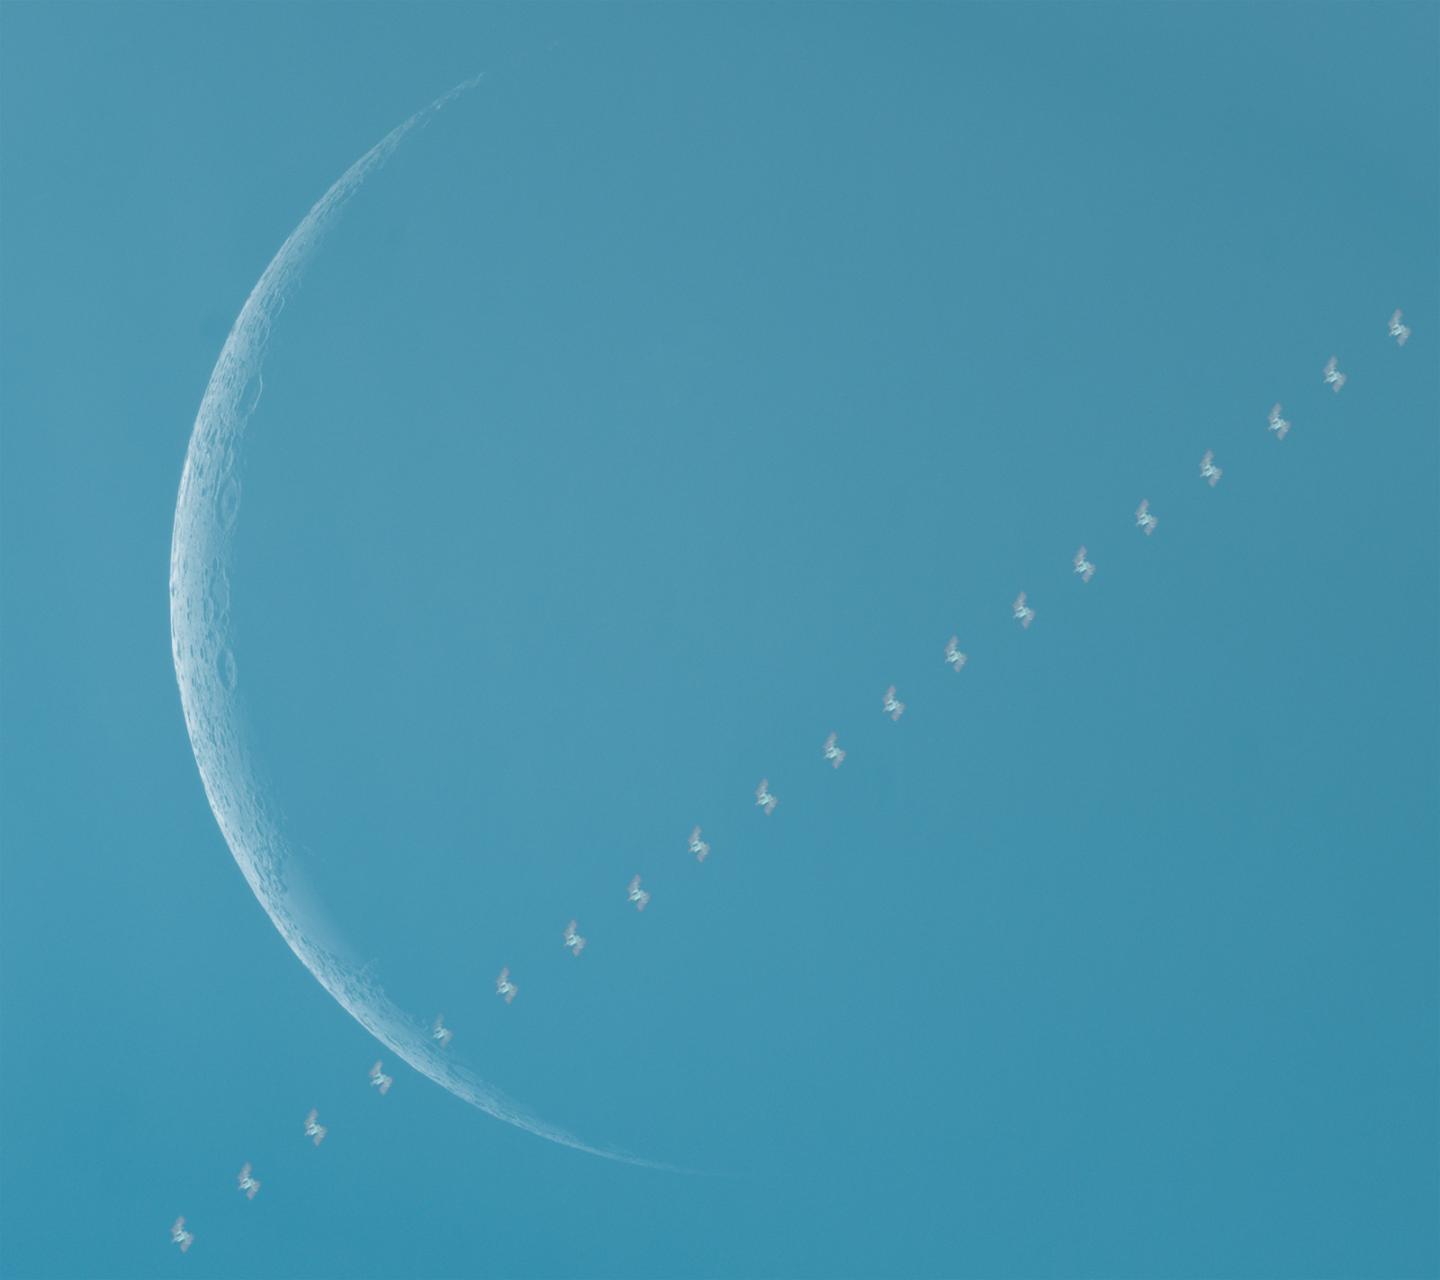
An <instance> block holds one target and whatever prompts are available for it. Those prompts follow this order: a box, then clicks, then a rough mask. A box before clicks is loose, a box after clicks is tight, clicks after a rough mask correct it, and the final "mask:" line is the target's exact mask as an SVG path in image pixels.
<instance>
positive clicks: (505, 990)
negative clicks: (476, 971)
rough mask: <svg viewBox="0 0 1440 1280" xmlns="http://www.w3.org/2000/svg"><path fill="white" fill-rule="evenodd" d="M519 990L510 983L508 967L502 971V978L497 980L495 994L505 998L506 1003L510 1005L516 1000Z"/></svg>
mask: <svg viewBox="0 0 1440 1280" xmlns="http://www.w3.org/2000/svg"><path fill="white" fill-rule="evenodd" d="M519 990H520V988H519V987H517V986H516V985H515V984H514V983H513V982H511V981H510V966H509V965H506V966H505V967H504V968H503V969H501V970H500V976H499V977H498V978H496V979H495V994H496V995H497V996H504V997H505V1003H506V1004H509V1003H510V1002H511V1001H512V1000H514V999H515V994H516V992H518V991H519Z"/></svg>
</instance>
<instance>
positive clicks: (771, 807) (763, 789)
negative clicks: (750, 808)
mask: <svg viewBox="0 0 1440 1280" xmlns="http://www.w3.org/2000/svg"><path fill="white" fill-rule="evenodd" d="M755 803H756V804H757V805H759V806H760V808H762V809H764V810H765V813H766V815H767V816H768V815H769V814H772V813H774V812H775V806H776V805H777V804H779V803H780V801H778V800H777V799H775V797H774V796H773V795H771V794H770V779H769V778H761V779H760V785H759V786H758V787H756V788H755Z"/></svg>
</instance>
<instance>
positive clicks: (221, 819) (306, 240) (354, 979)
mask: <svg viewBox="0 0 1440 1280" xmlns="http://www.w3.org/2000/svg"><path fill="white" fill-rule="evenodd" d="M480 79H481V77H479V76H476V77H474V78H472V79H470V80H467V81H465V82H463V83H462V84H459V85H457V86H456V87H455V88H453V89H451V90H450V91H449V92H448V93H446V94H444V95H442V96H441V97H439V98H437V99H436V100H435V101H434V102H432V103H431V104H430V105H429V106H428V107H425V108H424V109H422V110H420V111H417V112H416V113H415V114H414V115H412V116H411V117H410V118H409V119H408V120H406V121H405V122H404V123H403V124H401V125H399V126H397V127H396V128H395V129H393V130H392V131H391V132H390V133H388V134H387V135H386V136H385V137H384V138H382V139H381V140H380V141H379V142H378V143H376V144H375V146H373V147H372V148H371V149H370V150H369V151H367V152H366V153H365V154H364V155H363V156H361V157H360V159H358V160H357V161H355V163H354V164H352V165H351V166H350V168H349V169H347V170H346V171H345V172H344V173H343V174H342V175H341V176H340V178H339V179H338V180H337V181H336V182H335V184H334V185H333V186H332V187H331V188H330V189H329V190H328V191H327V192H326V193H325V194H324V196H322V197H321V199H320V200H319V201H318V202H317V203H316V205H315V206H314V208H312V209H311V210H310V212H309V213H308V214H307V215H306V216H305V218H304V220H303V221H301V223H300V224H299V226H297V227H296V228H295V230H294V231H292V232H291V233H290V236H289V238H288V239H287V240H286V241H285V243H284V244H283V245H281V246H280V251H279V252H278V253H277V254H276V255H275V257H274V258H273V259H272V260H271V262H270V265H269V266H268V267H266V268H265V272H264V274H263V275H261V277H260V279H259V281H258V282H257V283H256V285H255V288H254V289H253V290H252V291H251V293H250V296H249V298H248V299H247V300H246V302H245V306H244V307H243V308H242V309H241V311H240V315H239V317H238V318H237V319H236V321H235V324H234V327H233V328H232V329H231V330H230V334H229V337H228V338H227V339H226V341H225V345H224V347H223V348H222V350H221V352H220V357H219V359H218V360H217V361H216V362H215V368H214V371H213V372H212V373H211V375H210V382H209V384H208V385H207V386H206V388H205V395H204V397H203V399H202V400H201V402H200V412H199V414H198V415H197V416H196V419H195V428H194V431H193V433H192V434H191V437H190V447H189V450H188V451H187V453H186V456H185V468H184V472H183V474H182V476H181V479H180V496H179V499H178V501H177V502H176V506H175V529H174V535H173V539H172V542H171V548H170V636H171V647H172V650H173V654H174V659H175V677H176V680H177V681H178V682H179V685H180V700H181V703H182V706H183V708H184V713H185V725H186V728H187V730H188V731H189V734H190V745H191V748H192V749H193V751H194V753H195V763H196V764H197V765H198V766H199V768H200V778H201V781H202V782H203V783H204V785H205V794H206V796H207V797H208V798H209V801H210V808H211V810H212V811H213V812H214V814H215V820H216V822H218V823H219V825H220V830H221V832H222V833H223V834H224V836H225V841H226V843H227V844H228V845H229V846H230V851H231V853H232V854H234V856H235V861H236V862H237V863H238V864H239V866H240V870H241V871H242V872H243V873H244V875H245V879H246V880H248V881H249V883H250V887H251V889H253V890H254V892H255V896H256V897H257V898H258V899H259V900H260V904H261V906H263V907H264V908H265V910H266V912H268V913H269V916H270V919H271V920H272V921H273V922H274V924H275V927H276V928H277V929H278V930H279V931H280V934H281V936H282V937H283V938H284V939H285V941H286V942H287V943H289V945H290V949H291V950H292V951H293V952H294V953H295V954H296V955H297V956H298V957H299V958H300V960H301V962H302V963H303V964H304V965H305V967H306V968H307V969H309V970H310V972H311V973H313V974H314V975H315V977H316V978H317V979H319V981H320V983H321V985H323V986H324V987H325V989H326V990H327V991H329V992H330V994H331V995H332V996H334V997H335V999H336V1000H338V1001H339V1002H340V1004H341V1005H342V1006H343V1007H344V1008H345V1009H346V1010H347V1011H348V1012H349V1014H350V1015H351V1016H352V1017H353V1018H354V1019H355V1020H356V1021H357V1022H358V1023H360V1025H361V1026H363V1027H364V1028H365V1029H366V1030H367V1031H368V1032H370V1034H371V1035H373V1036H374V1037H375V1038H376V1039H377V1040H379V1041H380V1042H381V1043H382V1044H384V1045H385V1046H386V1047H387V1048H388V1049H389V1050H390V1051H391V1052H392V1053H395V1054H397V1055H398V1056H399V1057H401V1058H403V1059H404V1060H405V1061H406V1062H407V1063H409V1065H410V1066H412V1067H413V1068H414V1069H415V1070H416V1071H418V1072H420V1073H421V1074H422V1075H425V1076H428V1077H429V1078H430V1079H431V1080H433V1081H435V1083H436V1084H439V1085H441V1086H442V1087H444V1088H446V1089H448V1090H449V1091H450V1092H451V1093H453V1094H455V1096H456V1097H458V1098H462V1099H464V1100H465V1101H466V1102H468V1103H470V1104H471V1105H472V1106H475V1107H479V1108H480V1109H481V1110H482V1111H485V1112H488V1113H489V1114H490V1115H492V1116H495V1117H496V1118H497V1119H500V1120H504V1121H506V1122H508V1123H509V1124H513V1125H516V1126H518V1127H519V1128H521V1129H525V1130H527V1131H528V1132H530V1133H533V1134H537V1135H538V1136H540V1137H542V1138H548V1139H550V1140H551V1141H552V1142H558V1143H561V1144H562V1145H564V1146H567V1147H573V1148H575V1149H576V1150H579V1151H587V1152H589V1153H591V1154H592V1155H599V1156H605V1157H607V1158H609V1159H613V1160H620V1161H623V1162H625V1163H628V1164H636V1165H643V1166H646V1167H650V1168H667V1169H668V1168H671V1166H668V1165H660V1164H656V1163H655V1162H653V1161H649V1160H643V1159H641V1158H639V1157H637V1156H633V1155H630V1154H627V1153H625V1152H622V1151H619V1150H615V1149H613V1148H606V1147H595V1146H591V1145H589V1144H588V1143H585V1142H583V1141H582V1140H581V1139H580V1138H578V1137H576V1136H575V1135H573V1134H571V1133H567V1132H566V1131H564V1130H563V1129H558V1128H555V1127H553V1126H551V1125H549V1124H547V1123H546V1122H545V1121H543V1120H541V1119H540V1118H539V1117H537V1116H535V1115H532V1114H531V1113H530V1112H529V1111H527V1110H526V1109H525V1108H524V1107H523V1106H521V1105H520V1104H519V1103H516V1102H514V1101H512V1100H511V1099H510V1098H508V1097H506V1096H505V1095H504V1094H503V1093H501V1092H500V1091H499V1090H498V1089H496V1088H494V1087H493V1086H492V1085H490V1084H488V1083H486V1082H485V1081H484V1080H482V1079H481V1078H480V1077H479V1076H478V1075H477V1074H476V1073H475V1072H474V1071H472V1070H470V1069H468V1068H466V1067H465V1066H463V1065H461V1064H458V1063H457V1062H456V1061H455V1060H454V1059H453V1058H451V1057H450V1056H449V1054H448V1053H444V1052H442V1051H441V1050H440V1048H438V1047H437V1046H436V1044H435V1042H434V1041H433V1040H432V1039H431V1037H430V1035H429V1031H428V1028H427V1027H426V1026H425V1025H424V1023H423V1022H422V1021H421V1020H419V1019H417V1018H412V1017H410V1016H409V1015H407V1014H406V1013H405V1012H404V1011H403V1010H402V1009H400V1008H399V1007H398V1006H397V1005H396V1004H395V1002H394V1001H393V1000H391V999H390V998H389V997H388V996H387V995H386V994H385V991H384V989H383V988H382V987H381V986H380V984H379V983H378V982H377V981H376V980H375V978H374V976H373V974H372V973H371V972H370V971H369V970H368V969H367V968H366V967H365V966H363V965H361V964H360V963H359V962H358V960H357V958H356V957H355V956H354V954H353V953H352V951H351V949H350V948H349V947H348V946H346V944H345V943H344V941H343V939H341V938H340V937H339V936H338V935H337V933H336V930H335V929H334V928H333V927H331V926H330V925H329V924H328V922H327V921H326V918H325V915H324V913H323V911H322V909H321V908H320V905H319V904H318V903H317V902H316V901H315V900H314V897H313V895H312V894H311V893H309V892H308V891H307V887H306V885H305V884H304V882H303V877H302V873H301V870H300V868H299V866H298V865H297V861H296V858H295V856H294V855H295V849H294V847H293V844H292V843H291V841H290V840H289V838H288V836H287V833H286V831H285V829H284V822H283V818H282V817H281V815H280V814H279V813H278V812H277V807H276V805H275V804H274V802H273V801H272V800H271V799H270V796H271V794H272V791H271V788H270V787H269V786H268V785H267V783H266V780H265V779H264V778H263V777H262V775H261V772H260V770H259V769H257V767H256V763H255V757H254V754H253V753H252V751H251V749H250V745H249V742H248V739H247V734H246V730H245V723H244V720H245V717H244V709H243V703H242V700H241V697H240V695H239V693H238V688H239V676H238V672H237V669H236V665H235V658H234V654H233V651H232V646H231V644H230V642H229V633H230V625H231V619H230V567H231V563H232V557H233V551H234V545H235V530H236V526H237V522H238V519H239V514H240V506H241V499H240V494H241V473H242V470H243V462H244V456H243V453H244V445H245V433H246V426H247V424H248V422H249V420H250V416H251V414H252V413H253V412H254V410H255V408H256V406H257V404H258V403H259V400H260V394H261V391H262V388H263V381H262V378H261V369H262V366H263V364H264V358H265V349H266V344H267V342H268V340H269V337H270V331H271V326H272V324H273V323H274V321H275V319H276V317H277V316H278V315H279V314H280V312H281V311H282V310H283V308H284V306H285V300H286V297H287V296H288V295H289V293H290V292H291V291H292V290H293V289H294V288H295V287H296V285H297V284H298V282H299V278H300V274H301V271H302V269H303V268H304V266H305V263H306V261H307V259H308V258H309V256H310V254H311V253H312V252H313V250H314V249H315V248H316V246H317V245H318V244H319V243H320V241H321V240H322V239H323V238H324V237H325V235H326V233H327V232H328V231H329V229H330V228H331V227H332V226H333V225H334V223H335V220H336V219H337V218H338V217H339V215H340V213H341V211H342V210H343V209H344V208H345V206H346V205H347V204H348V203H349V201H350V200H351V198H352V197H353V196H354V195H355V193H356V192H357V191H359V190H360V187H361V185H362V184H363V183H364V181H365V179H366V178H368V177H369V176H370V175H371V174H372V173H373V172H375V170H377V169H378V168H379V167H380V166H381V165H383V164H384V163H385V162H386V160H388V159H389V158H390V156H392V155H393V154H394V152H395V151H396V149H397V148H398V147H399V146H400V145H401V143H402V142H404V141H405V139H406V138H407V137H408V136H409V135H410V133H411V132H412V131H414V130H415V129H417V128H419V127H420V126H422V125H424V124H425V123H426V122H427V121H428V120H430V119H431V118H432V117H433V116H434V115H435V114H436V113H437V112H438V111H440V110H441V109H442V108H443V107H445V105H446V104H447V103H449V102H451V101H452V100H454V99H455V98H457V97H458V96H459V95H461V94H463V93H465V92H466V91H467V90H469V89H472V88H474V87H475V86H476V85H477V84H478V83H479V82H480Z"/></svg>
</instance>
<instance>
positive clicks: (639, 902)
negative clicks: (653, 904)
mask: <svg viewBox="0 0 1440 1280" xmlns="http://www.w3.org/2000/svg"><path fill="white" fill-rule="evenodd" d="M625 896H626V897H627V898H628V899H629V900H630V901H631V902H633V903H634V904H635V910H636V911H644V910H645V904H646V903H647V902H649V901H650V895H649V894H648V893H646V892H645V890H644V889H642V888H641V887H640V877H639V876H636V877H635V878H634V879H633V880H631V881H630V887H629V888H628V889H626V890H625Z"/></svg>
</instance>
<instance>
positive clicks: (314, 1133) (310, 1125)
mask: <svg viewBox="0 0 1440 1280" xmlns="http://www.w3.org/2000/svg"><path fill="white" fill-rule="evenodd" d="M319 1117H320V1113H319V1112H318V1111H317V1110H316V1109H315V1108H314V1107H311V1108H310V1114H309V1115H308V1116H306V1117H305V1136H306V1137H307V1138H314V1139H315V1145H316V1146H317V1147H318V1146H319V1145H320V1144H321V1143H322V1142H324V1141H325V1135H326V1134H327V1133H329V1132H330V1130H329V1129H327V1128H326V1127H325V1126H324V1125H323V1124H321V1123H320V1122H319Z"/></svg>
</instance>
